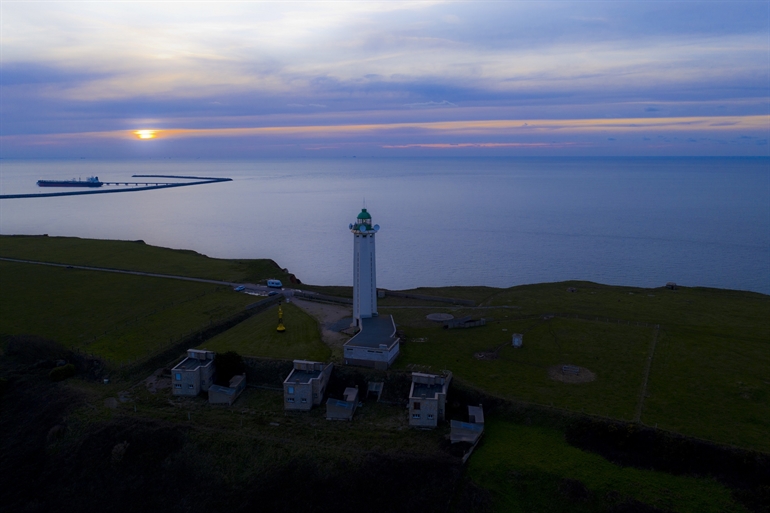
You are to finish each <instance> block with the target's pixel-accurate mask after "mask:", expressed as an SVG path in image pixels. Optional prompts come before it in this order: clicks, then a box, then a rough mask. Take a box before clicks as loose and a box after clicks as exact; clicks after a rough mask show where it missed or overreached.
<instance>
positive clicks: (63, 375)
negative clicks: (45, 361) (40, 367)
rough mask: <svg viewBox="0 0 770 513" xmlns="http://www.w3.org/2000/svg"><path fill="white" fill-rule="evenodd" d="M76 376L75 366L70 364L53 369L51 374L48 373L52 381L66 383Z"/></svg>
mask: <svg viewBox="0 0 770 513" xmlns="http://www.w3.org/2000/svg"><path fill="white" fill-rule="evenodd" d="M74 375H75V366H74V365H72V364H71V363H68V364H67V365H62V366H61V367H54V368H53V369H51V372H49V373H48V376H49V377H50V378H51V381H64V380H65V379H67V378H71V377H72V376H74Z"/></svg>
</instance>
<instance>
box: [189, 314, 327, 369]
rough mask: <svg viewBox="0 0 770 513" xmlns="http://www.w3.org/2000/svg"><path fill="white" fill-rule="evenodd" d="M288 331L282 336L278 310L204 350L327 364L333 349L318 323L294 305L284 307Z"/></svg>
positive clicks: (249, 321)
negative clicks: (323, 339)
mask: <svg viewBox="0 0 770 513" xmlns="http://www.w3.org/2000/svg"><path fill="white" fill-rule="evenodd" d="M281 308H282V309H283V322H284V325H285V326H286V331H285V332H283V333H278V332H277V331H276V327H277V325H278V308H277V307H273V308H269V309H267V310H265V311H264V312H261V313H259V314H257V315H254V316H252V317H250V318H249V319H247V320H246V321H244V322H242V323H240V324H238V325H237V326H235V327H233V328H231V329H229V330H228V331H226V332H224V333H221V334H219V335H217V336H216V337H214V338H213V339H211V340H209V341H207V342H206V343H205V344H203V345H202V346H201V347H205V348H206V349H209V350H211V351H217V352H226V351H235V352H237V353H239V354H241V355H244V356H261V357H269V358H283V359H287V360H294V359H304V360H314V361H322V362H323V361H327V360H328V359H329V357H330V356H331V351H330V350H329V348H328V347H327V346H326V345H324V343H323V342H321V335H320V333H319V332H318V323H317V322H316V320H315V319H313V318H312V317H310V316H309V315H308V314H306V313H305V312H303V311H302V310H301V309H299V308H297V307H296V306H294V305H293V304H291V303H289V304H284V305H282V307H281Z"/></svg>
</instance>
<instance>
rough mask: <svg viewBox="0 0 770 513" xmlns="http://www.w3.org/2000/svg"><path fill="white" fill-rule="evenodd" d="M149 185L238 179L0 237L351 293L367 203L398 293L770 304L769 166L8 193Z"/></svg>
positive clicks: (87, 211)
mask: <svg viewBox="0 0 770 513" xmlns="http://www.w3.org/2000/svg"><path fill="white" fill-rule="evenodd" d="M132 174H177V175H202V176H217V177H230V178H233V179H234V181H232V182H227V183H219V184H213V185H202V186H194V187H185V188H179V189H168V190H158V191H148V192H132V193H125V194H106V195H93V196H71V197H61V198H40V199H10V200H0V233H2V234H41V233H47V234H49V235H52V236H53V235H62V236H64V235H66V236H76V237H90V238H105V239H129V240H135V239H143V240H144V241H145V242H147V243H149V244H153V245H158V246H166V247H172V248H185V249H193V250H195V251H198V252H201V253H204V254H206V255H209V256H213V257H222V258H272V259H274V260H275V261H276V262H278V263H279V264H280V265H281V266H284V267H288V268H289V270H290V271H291V272H293V273H295V274H296V275H297V276H298V277H299V278H300V279H301V280H302V281H303V282H306V283H313V284H320V285H328V284H336V285H349V284H351V283H352V253H353V241H352V235H351V234H350V232H349V231H348V224H349V223H350V222H351V221H353V219H354V218H355V216H356V215H357V214H358V212H359V211H360V209H361V206H362V204H363V201H364V200H365V201H366V206H367V208H368V210H369V211H370V212H371V214H372V216H373V219H374V222H375V223H378V224H380V225H381V227H382V229H381V230H380V232H379V234H378V235H377V267H378V285H379V286H382V287H386V288H392V289H404V288H412V287H418V286H443V285H490V286H500V287H507V286H511V285H517V284H524V283H535V282H546V281H560V280H568V279H579V280H591V281H596V282H600V283H607V284H625V285H635V286H644V287H652V286H660V285H662V284H664V283H665V282H667V281H675V282H677V283H680V284H683V285H690V286H709V287H721V288H732V289H743V290H753V291H757V292H762V293H765V294H770V159H767V158H754V159H740V158H532V159H525V158H452V159H442V158H424V159H408V158H404V159H400V158H398V159H396V158H391V159H382V158H381V159H377V158H369V159H366V158H345V159H272V160H256V161H203V160H176V159H166V160H159V159H154V160H136V161H91V160H76V161H12V160H11V161H9V160H2V161H0V194H12V193H25V192H39V190H38V188H37V187H36V186H35V181H36V180H38V179H40V178H60V179H67V178H73V177H83V178H85V177H87V176H90V175H98V176H99V177H100V178H101V179H102V180H114V181H117V180H130V179H131V178H130V176H131V175H132Z"/></svg>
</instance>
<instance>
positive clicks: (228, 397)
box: [209, 374, 246, 405]
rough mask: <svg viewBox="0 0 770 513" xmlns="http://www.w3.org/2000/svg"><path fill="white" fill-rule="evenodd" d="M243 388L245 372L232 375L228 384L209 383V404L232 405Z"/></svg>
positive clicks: (244, 385)
mask: <svg viewBox="0 0 770 513" xmlns="http://www.w3.org/2000/svg"><path fill="white" fill-rule="evenodd" d="M244 388H246V374H239V375H237V376H233V378H232V379H231V380H230V386H226V387H223V386H221V385H211V386H210V387H209V404H228V405H232V404H233V403H234V402H235V400H236V399H238V396H239V395H241V392H243V389H244Z"/></svg>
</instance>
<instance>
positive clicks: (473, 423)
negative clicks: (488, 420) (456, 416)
mask: <svg viewBox="0 0 770 513" xmlns="http://www.w3.org/2000/svg"><path fill="white" fill-rule="evenodd" d="M449 425H450V432H449V440H450V441H451V442H452V443H453V444H454V443H457V442H468V443H471V444H475V443H476V442H477V441H478V440H479V438H480V437H481V435H482V433H484V409H483V408H482V406H481V405H478V406H468V422H463V421H460V420H452V421H450V422H449Z"/></svg>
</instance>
